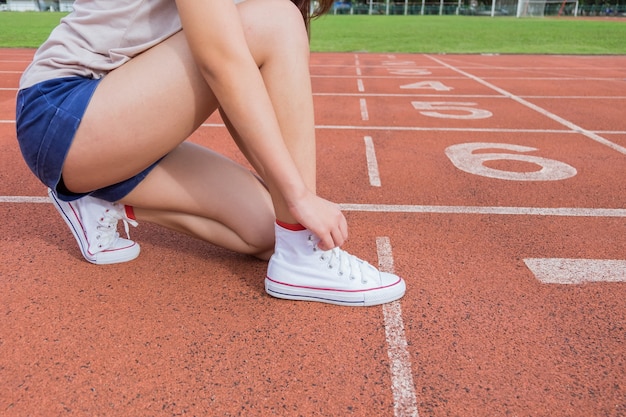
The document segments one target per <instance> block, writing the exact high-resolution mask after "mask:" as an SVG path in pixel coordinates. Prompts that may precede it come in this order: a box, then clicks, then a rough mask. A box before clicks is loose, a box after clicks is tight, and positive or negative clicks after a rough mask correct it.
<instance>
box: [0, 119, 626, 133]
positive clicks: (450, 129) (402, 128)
mask: <svg viewBox="0 0 626 417" xmlns="http://www.w3.org/2000/svg"><path fill="white" fill-rule="evenodd" d="M4 123H6V124H14V123H15V120H0V124H4ZM202 127H219V128H222V127H226V126H225V125H224V123H203V124H202ZM315 128H316V129H325V130H329V129H337V130H385V131H399V132H402V131H407V132H411V131H413V132H486V133H554V134H558V135H562V134H578V132H574V131H571V130H555V129H498V128H467V127H458V128H457V127H418V126H356V125H315ZM595 133H598V134H615V135H625V134H626V131H620V130H615V131H597V132H595Z"/></svg>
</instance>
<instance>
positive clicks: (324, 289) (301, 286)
mask: <svg viewBox="0 0 626 417" xmlns="http://www.w3.org/2000/svg"><path fill="white" fill-rule="evenodd" d="M265 278H267V279H269V280H270V281H272V282H273V283H275V284H279V285H284V286H286V287H292V288H304V289H307V290H316V291H329V292H332V291H334V292H343V293H359V292H363V293H364V292H369V291H376V290H382V289H385V288H391V287H393V286H394V285H398V284H399V283H400V282H401V281H402V278H400V277H398V279H397V280H396V281H395V282H393V283H391V284H389V285H385V286H382V287H372V288H364V289H356V290H348V289H340V288H339V289H338V288H325V287H311V286H309V285H295V284H289V283H287V282H282V281H277V280H275V279H272V278H270V277H268V276H267V275H266V276H265Z"/></svg>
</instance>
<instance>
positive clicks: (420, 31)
mask: <svg viewBox="0 0 626 417" xmlns="http://www.w3.org/2000/svg"><path fill="white" fill-rule="evenodd" d="M62 16H64V13H37V12H32V13H31V12H2V13H0V28H2V30H0V47H27V48H35V47H37V46H39V45H40V44H41V43H42V42H43V41H44V40H45V39H46V37H47V36H48V34H49V33H50V31H51V30H52V28H53V27H54V26H55V25H56V24H57V23H58V22H59V20H60V19H61V17H62ZM625 39H626V20H625V19H621V18H607V19H604V20H589V19H559V18H549V17H546V18H535V19H530V18H527V19H516V18H513V17H495V18H491V17H482V16H481V17H478V16H366V15H354V16H349V15H336V16H335V15H328V16H324V17H322V18H320V19H317V20H315V21H313V23H312V25H311V49H312V50H313V51H315V52H352V51H368V52H414V53H511V54H590V55H597V54H626V42H625V41H624V40H625Z"/></svg>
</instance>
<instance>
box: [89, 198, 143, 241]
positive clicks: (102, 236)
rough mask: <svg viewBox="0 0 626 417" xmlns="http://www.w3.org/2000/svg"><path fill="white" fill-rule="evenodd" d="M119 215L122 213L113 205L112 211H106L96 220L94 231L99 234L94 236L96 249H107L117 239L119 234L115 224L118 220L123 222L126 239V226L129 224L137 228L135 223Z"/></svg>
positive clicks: (127, 233) (128, 236) (127, 228)
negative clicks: (96, 224)
mask: <svg viewBox="0 0 626 417" xmlns="http://www.w3.org/2000/svg"><path fill="white" fill-rule="evenodd" d="M121 213H122V212H121V210H120V209H119V207H117V205H113V208H112V209H106V210H105V211H104V214H103V215H102V217H100V218H99V219H98V226H96V229H97V230H98V232H99V233H98V234H97V235H96V240H97V241H98V243H97V246H98V249H100V250H105V249H108V248H110V247H112V246H113V245H114V244H115V242H116V241H117V239H119V237H120V234H119V233H118V232H117V222H118V221H119V220H122V222H124V231H125V232H126V237H127V238H128V239H130V228H129V226H128V224H129V223H130V224H131V225H133V226H137V222H136V221H134V220H131V219H129V218H127V217H125V216H123V215H122V214H121Z"/></svg>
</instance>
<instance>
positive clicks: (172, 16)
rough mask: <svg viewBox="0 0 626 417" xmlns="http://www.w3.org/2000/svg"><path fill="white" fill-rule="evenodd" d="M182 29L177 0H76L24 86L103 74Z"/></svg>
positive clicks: (41, 50) (26, 75)
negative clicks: (64, 78) (71, 10)
mask: <svg viewBox="0 0 626 417" xmlns="http://www.w3.org/2000/svg"><path fill="white" fill-rule="evenodd" d="M180 30H181V23H180V19H179V17H178V11H177V9H176V2H175V1H174V0H76V1H75V2H74V11H73V12H72V13H70V14H69V15H67V16H66V17H64V18H63V19H61V22H60V24H59V26H57V27H56V28H55V29H54V30H53V31H52V33H51V34H50V37H49V38H48V39H47V40H46V41H45V42H44V43H43V45H41V47H40V48H39V49H38V50H37V52H36V53H35V57H34V59H33V62H32V63H31V64H30V65H29V67H28V68H27V69H26V71H25V72H24V74H23V75H22V78H21V80H20V88H27V87H30V86H32V85H34V84H36V83H38V82H41V81H45V80H49V79H53V78H60V77H69V76H82V77H88V78H101V77H103V76H104V75H105V74H106V73H108V72H109V71H111V70H113V69H115V68H117V67H119V66H120V65H122V64H123V63H125V62H126V61H128V60H129V59H131V58H132V57H134V56H136V55H138V54H140V53H141V52H143V51H145V50H147V49H149V48H150V47H152V46H154V45H156V44H158V43H159V42H161V41H163V40H164V39H167V38H168V37H170V36H172V35H173V34H174V33H176V32H178V31H180Z"/></svg>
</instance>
